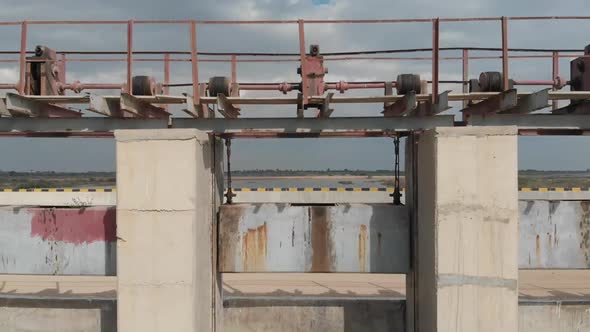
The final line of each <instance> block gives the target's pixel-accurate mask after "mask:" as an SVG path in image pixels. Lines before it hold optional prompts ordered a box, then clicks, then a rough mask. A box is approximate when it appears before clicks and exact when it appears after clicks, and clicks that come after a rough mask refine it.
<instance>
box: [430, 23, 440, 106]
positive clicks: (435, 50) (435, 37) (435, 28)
mask: <svg viewBox="0 0 590 332" xmlns="http://www.w3.org/2000/svg"><path fill="white" fill-rule="evenodd" d="M439 23H440V20H439V19H438V18H435V19H433V20H432V94H431V98H432V103H433V104H434V103H436V98H437V97H438V70H439V69H438V64H439V63H438V62H439V58H438V56H439Z"/></svg>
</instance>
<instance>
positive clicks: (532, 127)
mask: <svg viewBox="0 0 590 332" xmlns="http://www.w3.org/2000/svg"><path fill="white" fill-rule="evenodd" d="M527 20H528V21H533V20H534V21H538V20H559V21H572V20H590V16H575V17H574V16H567V17H566V16H562V17H556V16H552V17H482V18H432V19H430V18H429V19H384V20H301V19H300V20H276V21H273V20H268V21H212V20H129V21H22V22H0V26H20V27H21V37H20V45H21V47H20V50H15V51H4V52H0V54H1V55H3V56H5V57H10V56H13V57H16V56H18V59H12V58H8V59H0V62H3V63H15V64H18V66H19V71H18V73H19V75H18V81H17V82H12V83H2V84H0V89H3V90H5V91H6V95H5V96H4V97H3V98H1V99H0V117H1V119H0V135H2V136H44V137H45V136H47V137H69V136H83V137H109V136H112V135H113V130H115V129H140V128H151V129H154V128H198V129H202V130H205V131H208V132H211V133H213V134H216V135H223V136H228V137H256V138H258V137H260V138H262V137H318V136H338V137H366V136H369V137H379V136H392V135H398V134H399V133H400V132H406V131H411V130H421V129H428V128H432V127H437V126H439V127H440V126H466V125H478V126H486V125H494V126H496V125H516V126H518V128H519V132H520V133H521V134H570V135H581V134H585V133H587V132H589V131H590V115H588V114H589V113H590V107H589V106H588V105H590V102H589V100H590V73H589V72H588V71H587V70H586V68H587V67H588V66H589V65H590V63H589V62H590V60H589V59H590V47H586V48H585V49H584V50H583V52H582V49H579V50H577V49H573V50H572V49H569V50H563V49H517V48H509V46H508V44H509V43H508V41H509V38H508V25H509V23H510V22H512V21H527ZM481 21H487V22H498V33H499V34H501V39H502V47H501V48H476V47H465V48H461V47H459V48H457V47H454V48H444V47H443V48H441V47H439V42H440V36H439V31H440V26H441V24H443V23H447V22H481ZM360 23H362V24H403V23H421V24H428V25H431V27H432V38H431V41H432V46H431V47H430V48H423V49H390V50H377V51H360V52H358V51H357V52H335V53H321V52H320V47H319V45H309V49H308V46H307V44H306V42H305V40H306V35H305V27H306V26H309V25H317V24H360ZM158 24H176V25H180V26H184V28H185V29H188V31H189V35H190V40H188V41H187V44H190V51H187V52H184V51H136V50H134V42H133V36H134V27H135V26H138V25H158ZM269 24H270V25H277V24H280V25H285V24H287V25H295V26H297V27H298V39H299V53H231V52H230V53H220V52H203V51H200V49H199V48H198V44H197V29H198V27H200V26H203V25H269ZM33 25H119V26H121V25H123V26H126V38H127V49H126V50H124V51H112V52H111V51H109V52H105V51H103V52H97V51H83V50H82V51H66V50H57V51H56V50H53V49H51V48H50V47H48V46H43V45H39V46H37V47H36V48H35V50H34V51H30V50H28V49H27V35H28V33H27V29H28V27H30V26H33ZM0 28H1V27H0ZM448 51H455V52H458V51H460V52H462V53H461V56H441V53H444V52H448ZM474 51H477V52H480V51H482V52H483V51H486V52H490V53H491V54H493V55H486V56H481V55H476V56H474V55H473V54H472V53H474ZM416 52H431V56H428V57H417V56H412V55H411V53H416ZM523 53H524V54H523ZM408 54H410V55H409V56H408ZM81 55H83V56H82V57H81ZM148 55H149V56H148ZM88 56H94V58H89V57H88ZM154 56H158V58H154ZM205 56H206V57H205ZM533 58H547V59H551V60H552V63H553V65H552V66H551V68H548V70H551V77H552V79H551V80H525V79H518V78H514V77H511V76H510V67H509V60H510V59H533ZM562 58H569V59H573V60H572V61H571V68H570V76H569V79H566V78H564V77H563V76H562V75H561V74H560V70H559V59H562ZM478 59H500V60H501V62H502V65H501V70H500V71H497V72H482V73H479V74H478V76H477V77H476V78H471V79H470V77H471V75H470V73H469V62H470V60H478ZM355 60H374V61H406V60H416V61H430V62H431V63H432V73H431V79H430V80H425V79H422V78H421V77H420V75H416V74H413V73H398V74H397V79H396V80H392V81H371V82H358V81H352V82H348V81H342V80H341V81H337V82H332V81H328V80H325V78H326V77H327V73H328V70H327V68H326V67H325V66H324V63H326V62H330V61H355ZM441 61H461V62H462V79H461V80H444V79H442V80H441V79H440V78H439V64H440V62H441ZM72 62H83V63H89V62H123V63H126V73H125V81H124V82H115V83H106V84H105V83H92V82H80V81H70V82H68V81H67V80H66V64H67V63H72ZM137 62H162V63H163V71H164V81H163V82H157V81H156V80H155V79H154V78H153V77H149V76H135V75H134V74H135V72H134V70H133V65H134V63H137ZM175 62H188V63H190V65H191V77H192V81H191V82H187V83H171V81H170V65H171V63H175ZM200 62H223V63H229V64H230V66H231V77H222V76H215V77H211V78H210V79H209V80H208V81H207V82H200V81H199V63H200ZM248 62H294V63H298V64H299V68H298V74H299V75H300V77H301V80H300V81H299V82H282V83H270V82H269V83H248V82H240V81H238V79H237V74H236V73H237V66H238V64H240V63H248ZM443 83H448V84H456V85H458V86H460V87H461V88H460V91H457V92H455V91H452V90H447V91H441V89H440V84H443ZM175 86H186V87H188V88H189V90H190V91H189V92H190V93H187V94H182V95H171V94H170V88H171V87H175ZM519 86H540V88H539V90H538V91H535V92H520V91H518V89H517V87H519ZM567 86H569V88H570V91H567V90H564V87H567ZM353 89H354V90H360V89H383V91H384V93H383V94H382V95H377V96H375V95H373V96H347V95H346V92H347V91H348V90H353ZM84 90H93V91H97V90H119V91H120V93H117V94H113V95H101V94H97V93H83V92H84ZM247 90H255V91H268V93H269V94H270V93H271V92H275V93H277V92H278V93H282V94H284V95H285V96H272V95H269V96H267V97H244V96H240V91H247ZM291 91H293V92H296V95H294V94H290V95H289V96H286V95H287V94H288V93H289V92H291ZM560 100H568V101H569V105H567V106H565V107H559V104H558V101H560ZM453 101H462V102H463V103H462V105H463V107H462V110H461V113H460V114H461V116H460V119H457V118H456V116H455V115H454V114H448V112H447V113H445V111H447V110H449V109H450V106H449V102H453ZM336 104H356V105H357V106H358V107H359V108H360V107H364V106H365V104H382V105H383V111H382V112H381V114H382V116H372V117H366V116H365V117H354V118H351V117H338V116H337V115H338V112H335V111H334V108H335V105H336ZM550 104H552V106H551V105H550ZM74 105H75V106H76V107H81V108H80V109H82V110H83V111H75V110H72V109H71V108H70V107H71V106H74ZM170 105H180V106H181V107H182V109H183V111H184V112H185V113H186V114H188V115H189V116H190V117H188V118H187V117H175V116H173V112H172V111H170V109H169V108H168V106H170ZM246 105H249V106H250V107H255V106H263V105H292V106H293V111H294V112H293V117H280V118H278V117H275V118H251V117H248V118H243V117H241V113H240V107H241V106H246ZM550 106H551V109H550V111H548V112H546V111H543V112H542V113H538V111H540V110H544V109H548V108H549V107H550ZM310 114H311V117H310ZM359 115H361V114H359Z"/></svg>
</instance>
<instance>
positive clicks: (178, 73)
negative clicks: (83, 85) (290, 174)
mask: <svg viewBox="0 0 590 332" xmlns="http://www.w3.org/2000/svg"><path fill="white" fill-rule="evenodd" d="M584 8H585V2H584V0H571V1H560V2H558V1H554V0H552V1H550V0H520V1H509V0H495V1H491V0H487V1H485V0H470V1H464V0H461V1H459V0H448V1H438V0H415V1H393V0H362V1H358V0H357V1H353V0H284V1H281V0H272V1H271V0H234V1H229V0H217V1H185V0H179V1H154V0H127V1H114V0H102V1H80V0H76V1H74V0H55V1H51V2H48V1H44V0H4V3H3V10H2V11H0V21H21V20H25V19H26V20H82V19H87V20H127V19H206V20H267V19H268V20H270V19H297V18H304V19H387V18H431V17H486V16H502V15H505V16H548V15H581V14H582V13H581V11H582V10H583V9H584ZM589 28H590V21H588V22H584V21H566V22H564V21H561V22H551V21H534V22H522V21H519V22H511V23H510V26H509V35H510V45H509V46H510V47H519V48H560V49H564V48H566V49H579V50H582V49H583V47H584V46H585V45H586V44H588V43H590V40H589V39H588V38H587V34H586V35H585V31H588V30H589ZM499 31H500V25H499V23H498V22H484V23H481V22H478V23H473V22H472V23H442V24H441V47H462V46H465V47H468V46H472V47H478V46H479V47H484V46H485V47H500V45H501V40H500V34H499ZM29 33H30V35H29V39H28V48H29V49H33V48H34V46H35V45H37V44H44V45H47V46H50V47H52V48H54V49H56V50H74V51H75V50H78V51H90V50H92V51H123V50H125V47H126V46H125V45H126V43H125V36H126V35H125V26H72V25H69V26H31V27H30V28H29ZM18 36H19V28H18V27H17V26H14V27H11V26H0V38H2V40H3V46H2V49H0V51H4V50H17V49H18V48H19V43H20V42H19V39H18ZM134 36H135V37H134V39H135V43H134V45H135V46H134V49H135V50H138V51H139V50H179V51H180V50H183V51H188V50H189V33H188V28H187V27H186V26H180V25H158V26H146V25H138V26H136V28H135V35H134ZM430 38H431V26H430V25H429V24H425V23H415V24H379V25H377V24H348V25H337V24H325V25H320V24H313V25H307V26H306V42H307V44H308V45H309V44H311V43H319V44H320V45H321V50H322V51H324V52H340V51H357V50H379V49H395V48H428V47H430V44H431V39H430ZM198 43H199V50H200V51H203V52H207V51H209V52H214V51H218V52H230V51H238V52H292V53H296V52H298V43H297V26H296V25H280V26H279V25H276V26H270V25H248V26H244V25H233V26H219V25H215V26H211V25H210V26H202V27H199V30H198ZM444 55H446V56H455V55H458V54H457V53H456V52H455V53H454V52H446V53H444ZM474 55H478V54H477V53H474ZM481 55H484V54H483V53H481ZM485 55H491V54H490V53H486V54H485ZM417 56H428V54H417ZM9 58H10V56H3V57H1V59H9ZM510 65H511V76H512V77H513V78H518V79H551V63H550V60H548V59H535V60H512V61H511V63H510ZM327 66H328V67H329V69H330V72H329V74H328V76H327V77H326V79H327V80H329V81H338V80H341V79H345V80H348V81H355V80H357V81H366V80H395V77H396V75H397V74H399V73H406V72H412V73H419V74H421V75H422V76H423V77H424V78H429V77H430V62H426V61H391V60H389V61H360V60H359V61H353V62H342V61H337V62H329V63H328V64H327ZM560 66H561V74H562V76H565V77H569V59H563V60H562V61H561V62H560ZM296 67H297V64H296V63H279V64H261V63H242V64H240V65H239V66H238V80H239V81H242V82H268V81H272V82H282V81H296V80H298V76H297V74H296ZM500 68H501V63H500V60H473V61H471V63H470V72H471V73H472V75H471V76H473V77H476V76H477V74H478V73H479V72H481V71H484V70H486V71H487V70H496V71H499V70H500ZM460 69H461V65H460V63H459V62H457V61H443V62H442V63H441V74H440V78H441V79H442V80H456V79H460V77H461V72H460ZM124 70H125V64H124V63H114V62H109V63H102V64H89V63H68V71H67V75H68V78H67V80H68V81H71V80H80V81H82V82H92V83H96V82H110V83H113V82H121V81H123V80H124V76H125V72H124ZM171 71H172V81H173V83H185V82H189V81H190V66H189V64H188V63H174V64H173V66H172V68H171ZM134 74H149V75H154V76H156V77H157V78H158V79H160V80H161V79H162V78H163V73H162V65H161V64H159V63H146V62H141V63H136V64H135V66H134ZM229 74H230V67H229V64H224V63H201V64H200V72H199V76H200V80H207V79H208V78H209V77H211V76H219V75H227V76H229ZM17 77H18V72H17V68H16V66H15V65H14V64H7V63H0V83H12V82H16V80H17ZM442 88H443V89H456V90H459V89H460V86H458V85H445V86H443V87H442ZM182 92H188V89H187V88H175V89H173V90H172V93H174V94H180V93H182ZM2 93H3V92H0V94H2ZM358 93H364V94H372V95H375V94H378V93H382V91H378V90H377V91H363V92H357V94H358ZM247 95H250V96H260V95H261V94H256V93H249V94H247ZM380 111H381V110H380V109H379V105H377V104H375V105H361V106H358V105H357V106H351V105H338V107H337V108H336V111H335V113H334V116H361V115H365V116H370V115H378V114H379V112H380ZM454 113H456V109H454V110H451V111H449V114H454ZM175 115H177V116H180V115H181V113H177V111H175ZM294 115H295V110H294V109H293V107H272V108H268V107H267V108H252V107H244V116H248V117H255V116H264V117H268V116H294ZM519 142H520V145H519V147H520V149H519V157H520V158H519V161H520V165H519V167H520V168H521V169H524V168H535V169H586V168H590V157H588V156H590V144H589V143H590V140H589V139H587V138H580V137H574V138H571V137H541V138H535V137H532V138H531V137H528V138H520V140H519ZM114 149H115V145H114V142H113V140H112V139H46V138H43V139H40V138H37V139H24V138H3V139H1V140H0V153H2V155H3V156H5V158H2V163H0V169H2V170H69V171H84V170H113V169H114V156H115V153H114ZM392 150H393V146H392V143H391V141H390V140H388V139H376V138H371V139H283V140H274V139H272V140H271V139H268V140H240V141H236V142H235V143H234V150H233V152H234V153H233V157H234V165H235V166H234V167H235V168H238V169H252V168H273V169H274V168H292V169H325V168H332V169H337V168H350V169H357V168H359V169H384V168H392V162H393V156H392Z"/></svg>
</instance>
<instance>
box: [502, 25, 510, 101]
mask: <svg viewBox="0 0 590 332" xmlns="http://www.w3.org/2000/svg"><path fill="white" fill-rule="evenodd" d="M509 75H510V73H509V71H508V18H507V17H506V16H502V87H503V88H504V91H506V90H508V89H509V88H510V81H509Z"/></svg>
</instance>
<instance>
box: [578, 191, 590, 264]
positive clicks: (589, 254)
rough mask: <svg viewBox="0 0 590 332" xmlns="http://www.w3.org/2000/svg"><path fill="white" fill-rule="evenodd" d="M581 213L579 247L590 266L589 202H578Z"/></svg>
mask: <svg viewBox="0 0 590 332" xmlns="http://www.w3.org/2000/svg"><path fill="white" fill-rule="evenodd" d="M580 205H581V207H582V210H583V213H582V218H581V220H580V249H581V250H582V252H583V253H584V258H585V260H586V264H587V266H588V267H590V202H588V201H582V202H580Z"/></svg>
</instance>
